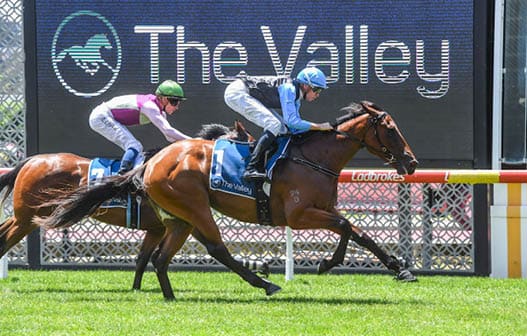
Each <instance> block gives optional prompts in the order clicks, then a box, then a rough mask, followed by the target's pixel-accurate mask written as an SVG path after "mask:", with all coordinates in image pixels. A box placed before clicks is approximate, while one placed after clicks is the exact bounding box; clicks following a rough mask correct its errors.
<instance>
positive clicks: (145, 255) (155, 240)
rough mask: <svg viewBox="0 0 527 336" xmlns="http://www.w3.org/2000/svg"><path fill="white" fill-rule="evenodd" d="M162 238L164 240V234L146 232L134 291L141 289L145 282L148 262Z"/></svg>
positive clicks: (137, 267)
mask: <svg viewBox="0 0 527 336" xmlns="http://www.w3.org/2000/svg"><path fill="white" fill-rule="evenodd" d="M161 238H163V233H157V232H151V231H147V232H146V235H145V238H144V240H143V244H142V245H141V250H140V251H139V254H138V256H137V262H136V265H135V276H134V284H133V285H132V289H133V290H139V289H141V282H142V280H143V274H144V273H145V269H146V266H147V265H148V261H149V260H150V257H151V256H152V253H153V252H154V249H155V248H156V247H157V245H158V244H159V242H160V241H161Z"/></svg>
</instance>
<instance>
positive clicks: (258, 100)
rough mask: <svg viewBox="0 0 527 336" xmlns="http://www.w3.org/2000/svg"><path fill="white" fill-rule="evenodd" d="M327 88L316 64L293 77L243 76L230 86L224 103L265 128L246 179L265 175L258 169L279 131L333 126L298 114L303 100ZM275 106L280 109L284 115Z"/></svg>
mask: <svg viewBox="0 0 527 336" xmlns="http://www.w3.org/2000/svg"><path fill="white" fill-rule="evenodd" d="M326 88H327V85H326V76H325V75H324V73H323V72H322V71H320V70H319V69H318V68H315V67H308V68H305V69H303V70H302V71H300V72H299V73H298V75H297V77H296V79H294V80H293V79H291V78H288V77H266V76H257V77H252V76H244V77H242V78H239V79H236V80H235V81H234V82H232V83H231V84H229V86H227V89H226V90H225V96H224V98H225V103H227V105H228V106H229V107H230V108H232V109H233V110H234V111H236V112H238V113H240V114H241V115H243V116H244V117H245V118H247V119H248V120H249V121H251V122H253V123H254V124H256V125H258V126H260V127H262V128H263V129H264V132H263V134H262V137H261V138H260V139H259V140H258V142H257V144H256V147H255V148H254V151H253V152H252V154H251V157H250V159H249V163H248V165H247V168H246V170H245V172H244V174H243V178H244V179H245V180H251V179H260V178H265V172H262V171H260V170H259V169H261V168H260V166H261V162H262V160H263V157H264V155H265V152H266V151H267V150H268V149H269V147H270V146H271V145H272V144H273V142H274V140H275V138H276V136H278V135H279V134H284V133H287V132H288V131H289V132H290V133H292V134H297V133H303V132H307V131H309V130H318V131H329V130H332V129H333V127H332V126H331V125H330V123H327V122H326V123H321V124H317V123H313V122H309V121H306V120H303V119H302V118H301V117H300V114H299V109H300V104H301V101H302V100H306V101H308V102H312V101H314V100H315V99H317V98H318V97H319V95H320V93H321V92H322V90H323V89H326ZM274 109H281V110H282V116H279V115H278V114H277V113H276V111H274ZM284 126H285V127H284Z"/></svg>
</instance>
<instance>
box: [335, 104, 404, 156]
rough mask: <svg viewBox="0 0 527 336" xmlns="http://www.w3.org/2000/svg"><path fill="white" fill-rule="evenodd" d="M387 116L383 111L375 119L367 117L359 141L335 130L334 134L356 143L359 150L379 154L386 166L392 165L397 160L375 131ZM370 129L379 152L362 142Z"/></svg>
mask: <svg viewBox="0 0 527 336" xmlns="http://www.w3.org/2000/svg"><path fill="white" fill-rule="evenodd" d="M387 115H388V112H385V111H383V112H382V113H380V114H378V115H377V116H375V117H374V116H371V115H370V116H369V117H368V126H367V128H366V131H365V132H364V135H363V137H362V139H359V138H357V137H355V136H353V135H351V134H348V133H346V132H342V131H339V130H337V129H335V132H336V133H337V134H339V135H342V136H345V137H347V138H349V139H350V140H352V141H356V142H358V143H359V144H360V145H361V148H367V149H368V150H369V151H370V152H374V153H377V154H380V156H383V157H384V158H385V160H386V164H387V165H389V164H393V163H396V162H397V158H396V157H395V155H393V154H392V152H390V150H389V149H388V147H387V146H386V145H385V144H384V143H383V142H382V141H381V138H380V137H379V132H378V131H377V128H378V126H379V124H380V123H381V122H382V121H383V120H384V118H386V116H387ZM370 129H373V132H374V133H373V134H374V135H375V138H376V139H377V142H378V143H379V144H380V147H381V149H380V150H379V149H377V148H375V147H373V146H371V145H368V144H367V143H366V142H365V141H364V139H366V135H367V134H368V132H369V131H370Z"/></svg>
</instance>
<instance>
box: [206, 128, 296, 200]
mask: <svg viewBox="0 0 527 336" xmlns="http://www.w3.org/2000/svg"><path fill="white" fill-rule="evenodd" d="M289 142H290V137H288V136H287V137H286V136H284V137H278V138H277V144H278V146H277V147H278V148H277V150H276V151H275V152H274V153H273V154H272V155H271V157H270V158H268V160H267V162H266V165H265V167H266V171H267V178H268V179H269V180H271V179H272V173H273V168H274V167H275V165H276V163H277V161H278V160H280V159H281V158H283V157H285V153H286V152H287V147H288V145H289ZM249 154H250V143H247V142H239V141H235V140H229V139H220V140H217V141H216V142H215V144H214V150H213V152H212V163H211V166H210V188H211V189H212V190H219V191H223V192H226V193H229V194H235V195H239V196H243V197H247V198H252V199H255V198H256V188H255V183H254V182H245V181H244V180H243V179H242V175H243V173H244V171H245V168H246V167H247V163H248V161H249Z"/></svg>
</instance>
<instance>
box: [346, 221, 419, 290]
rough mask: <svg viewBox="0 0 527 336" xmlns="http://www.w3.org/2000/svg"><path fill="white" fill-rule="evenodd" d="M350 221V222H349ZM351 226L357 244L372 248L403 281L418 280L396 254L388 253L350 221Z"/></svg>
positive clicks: (397, 277)
mask: <svg viewBox="0 0 527 336" xmlns="http://www.w3.org/2000/svg"><path fill="white" fill-rule="evenodd" d="M348 223H349V222H348ZM349 226H350V227H351V231H352V233H351V238H352V239H353V241H355V242H356V243H357V244H359V245H360V246H362V247H365V248H367V249H368V250H370V251H371V252H372V253H373V254H374V255H375V256H376V257H377V258H379V260H380V261H381V262H382V263H383V264H384V266H386V268H388V269H389V270H391V271H393V272H394V273H395V274H396V279H397V280H401V281H416V280H417V278H416V277H415V276H414V275H413V274H412V273H411V272H410V271H408V270H407V269H405V268H404V266H403V265H402V263H401V262H400V261H399V260H398V259H397V258H396V257H394V256H391V255H388V254H387V253H386V252H385V251H384V250H383V249H381V247H380V246H379V245H377V243H375V242H374V241H373V239H371V238H370V236H368V235H367V234H366V233H365V232H364V231H362V230H361V229H359V228H358V227H356V226H354V225H353V224H351V223H349Z"/></svg>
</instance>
